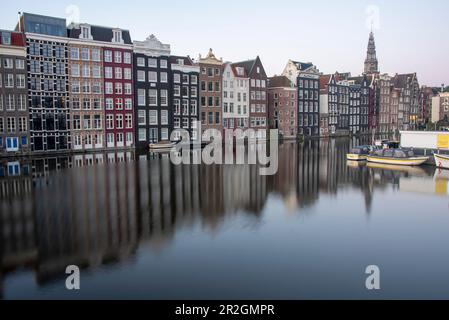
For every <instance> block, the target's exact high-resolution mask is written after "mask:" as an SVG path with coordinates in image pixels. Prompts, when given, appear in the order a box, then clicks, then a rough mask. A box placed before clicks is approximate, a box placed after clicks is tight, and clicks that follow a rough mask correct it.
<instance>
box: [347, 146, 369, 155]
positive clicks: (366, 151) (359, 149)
mask: <svg viewBox="0 0 449 320" xmlns="http://www.w3.org/2000/svg"><path fill="white" fill-rule="evenodd" d="M370 150H371V148H370V146H359V147H354V148H352V149H351V150H349V153H351V154H369V152H370Z"/></svg>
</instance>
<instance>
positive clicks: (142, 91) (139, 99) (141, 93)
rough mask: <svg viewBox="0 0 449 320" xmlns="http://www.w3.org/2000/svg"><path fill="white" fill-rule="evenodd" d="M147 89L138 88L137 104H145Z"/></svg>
mask: <svg viewBox="0 0 449 320" xmlns="http://www.w3.org/2000/svg"><path fill="white" fill-rule="evenodd" d="M145 103H146V102H145V89H138V90H137V105H139V106H145Z"/></svg>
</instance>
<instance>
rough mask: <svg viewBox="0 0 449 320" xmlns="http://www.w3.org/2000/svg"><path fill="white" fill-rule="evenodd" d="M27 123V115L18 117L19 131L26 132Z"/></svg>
mask: <svg viewBox="0 0 449 320" xmlns="http://www.w3.org/2000/svg"><path fill="white" fill-rule="evenodd" d="M27 123H28V118H27V117H20V118H19V132H26V131H27Z"/></svg>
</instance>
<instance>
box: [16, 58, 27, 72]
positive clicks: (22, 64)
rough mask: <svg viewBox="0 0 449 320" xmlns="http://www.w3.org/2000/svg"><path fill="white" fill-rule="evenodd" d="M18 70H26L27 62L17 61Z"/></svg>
mask: <svg viewBox="0 0 449 320" xmlns="http://www.w3.org/2000/svg"><path fill="white" fill-rule="evenodd" d="M16 69H18V70H24V69H25V60H22V59H16Z"/></svg>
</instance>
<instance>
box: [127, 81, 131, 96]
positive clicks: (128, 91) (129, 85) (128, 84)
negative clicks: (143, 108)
mask: <svg viewBox="0 0 449 320" xmlns="http://www.w3.org/2000/svg"><path fill="white" fill-rule="evenodd" d="M125 94H127V95H130V94H132V86H131V83H125Z"/></svg>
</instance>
